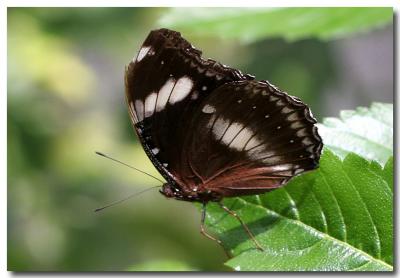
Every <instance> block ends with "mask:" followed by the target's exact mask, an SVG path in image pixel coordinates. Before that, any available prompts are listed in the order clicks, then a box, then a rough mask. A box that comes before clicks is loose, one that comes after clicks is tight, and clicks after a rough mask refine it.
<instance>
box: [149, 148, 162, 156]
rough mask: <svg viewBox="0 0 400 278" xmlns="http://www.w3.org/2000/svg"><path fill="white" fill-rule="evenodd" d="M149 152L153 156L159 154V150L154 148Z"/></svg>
mask: <svg viewBox="0 0 400 278" xmlns="http://www.w3.org/2000/svg"><path fill="white" fill-rule="evenodd" d="M151 152H152V153H153V154H154V155H156V154H158V153H159V152H160V149H159V148H154V149H152V150H151Z"/></svg>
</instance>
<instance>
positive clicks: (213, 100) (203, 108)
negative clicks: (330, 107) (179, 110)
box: [181, 81, 322, 196]
mask: <svg viewBox="0 0 400 278" xmlns="http://www.w3.org/2000/svg"><path fill="white" fill-rule="evenodd" d="M315 122H316V121H315V119H314V118H313V116H312V114H311V112H310V110H309V109H308V107H307V106H306V105H305V104H304V103H302V102H301V101H300V100H298V99H297V98H294V97H291V96H289V95H287V94H286V93H283V92H281V91H280V90H279V89H277V88H276V87H274V86H273V85H271V84H269V83H268V82H257V81H238V82H231V83H227V84H225V85H222V86H221V87H219V88H217V89H216V90H215V91H214V92H212V94H211V95H210V96H209V97H208V98H207V99H206V100H205V101H203V103H202V104H201V105H200V106H199V108H198V110H197V111H196V114H195V115H194V120H193V121H192V123H191V127H190V130H191V137H188V138H187V140H186V141H185V145H184V149H186V150H187V151H186V152H185V153H182V157H181V161H182V164H181V166H182V167H181V171H182V172H185V173H187V176H188V177H191V176H193V175H195V176H196V178H197V179H198V180H199V181H200V182H202V183H205V184H207V186H208V187H209V189H210V190H214V191H223V192H222V193H223V194H224V196H236V195H241V194H254V193H255V192H263V191H268V190H270V189H274V188H276V187H279V186H281V185H282V184H283V183H284V182H286V181H287V180H288V179H290V178H291V177H292V176H294V175H296V174H298V173H301V172H303V171H307V170H312V169H314V168H316V167H317V165H318V160H319V156H320V152H321V148H322V143H321V138H320V137H319V135H318V133H317V129H316V127H315V126H314V124H315ZM185 165H189V166H190V167H187V166H186V167H185ZM189 179H191V178H189ZM186 182H189V181H186ZM251 190H252V191H251Z"/></svg>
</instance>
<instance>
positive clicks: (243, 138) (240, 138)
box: [229, 128, 254, 151]
mask: <svg viewBox="0 0 400 278" xmlns="http://www.w3.org/2000/svg"><path fill="white" fill-rule="evenodd" d="M253 134H254V133H253V132H252V131H251V130H250V129H248V128H244V129H242V131H240V132H239V134H238V135H237V136H236V137H235V139H233V141H232V142H231V144H230V145H229V147H231V148H234V149H236V150H239V151H240V150H242V149H243V148H244V146H245V145H246V142H247V141H249V139H250V138H251V136H253Z"/></svg>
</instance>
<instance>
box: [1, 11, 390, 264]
mask: <svg viewBox="0 0 400 278" xmlns="http://www.w3.org/2000/svg"><path fill="white" fill-rule="evenodd" d="M360 11H362V10H360V9H343V10H338V9H270V10H268V9H257V10H256V11H255V10H254V9H253V10H251V9H250V10H249V9H216V8H209V9H180V8H175V9H170V8H8V94H7V101H8V127H7V128H8V130H7V131H8V136H7V137H8V138H7V140H8V143H7V149H8V154H7V159H8V270H14V271H38V270H42V271H102V270H108V271H118V270H206V271H220V270H228V268H226V267H224V266H223V262H224V261H225V260H226V257H225V254H224V252H223V251H222V250H221V249H220V248H219V247H218V246H217V245H216V244H215V243H214V242H211V241H210V240H208V239H206V238H204V237H203V236H201V235H200V233H199V222H200V213H199V211H198V210H197V209H196V207H195V206H193V205H192V204H190V203H186V202H179V201H174V200H166V199H165V198H164V197H163V196H161V195H160V194H159V193H158V192H157V190H154V191H151V192H148V193H146V194H143V195H141V196H140V197H137V198H134V199H132V200H130V201H128V202H126V203H124V204H121V205H118V206H116V207H113V208H110V209H109V210H105V211H104V212H102V213H98V214H95V213H94V212H93V209H94V208H96V207H99V206H102V205H105V204H107V203H108V202H110V201H114V200H116V199H120V198H123V197H125V196H127V195H129V194H132V193H133V192H136V191H139V190H142V189H145V188H148V187H150V186H152V185H157V183H156V182H155V181H154V180H152V179H151V178H149V177H147V176H145V175H142V174H140V173H138V172H136V171H132V170H130V169H128V168H126V167H124V166H120V165H117V164H115V163H113V162H111V161H107V160H105V159H102V158H100V157H98V156H96V155H95V154H94V152H95V151H102V152H105V153H108V154H110V155H112V156H114V157H116V158H118V159H120V160H123V161H125V162H127V163H129V164H131V165H134V166H136V167H139V168H141V169H144V170H145V171H147V172H149V173H151V174H154V175H158V174H157V172H156V170H155V169H154V168H153V166H152V165H151V163H150V162H149V160H148V159H147V157H146V155H145V153H144V152H143V150H142V148H141V146H140V144H139V142H138V140H137V139H136V137H135V135H134V132H133V130H132V128H131V125H130V120H129V118H128V113H127V109H126V106H125V100H124V87H123V85H124V82H123V77H124V66H125V65H126V64H128V63H129V61H130V60H131V59H132V57H134V56H135V54H136V51H137V50H138V49H139V48H140V45H141V43H142V42H143V40H144V38H145V37H146V35H147V34H148V32H149V31H150V30H151V29H154V28H158V27H170V28H174V29H176V30H177V31H181V32H182V34H183V36H184V37H185V38H187V39H188V40H189V41H190V42H192V43H193V45H195V46H196V47H197V48H199V49H201V50H203V52H204V56H205V57H212V58H214V59H216V60H219V61H221V62H223V63H224V64H227V65H230V66H232V67H236V68H239V69H241V70H242V71H243V72H247V73H251V74H254V75H256V77H257V79H259V80H260V79H268V80H270V81H271V82H272V83H273V84H276V85H278V86H279V87H280V88H282V89H283V90H286V91H288V92H289V93H290V94H292V95H296V96H298V97H301V98H302V99H303V100H304V101H305V102H306V103H308V104H309V105H310V106H311V108H312V110H313V112H314V114H315V116H316V117H317V118H318V119H321V118H322V117H325V116H336V115H337V114H338V112H339V111H340V110H342V109H353V108H355V107H356V106H361V105H363V106H369V104H370V103H371V102H372V101H381V102H393V24H392V23H393V21H392V10H391V9H390V8H387V9H375V10H374V9H367V10H365V9H364V10H363V11H362V12H360ZM371 22H372V23H371Z"/></svg>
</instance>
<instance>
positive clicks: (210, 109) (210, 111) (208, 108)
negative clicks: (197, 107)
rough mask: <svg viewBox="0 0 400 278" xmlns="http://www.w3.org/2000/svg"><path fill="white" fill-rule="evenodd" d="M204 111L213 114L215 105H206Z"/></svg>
mask: <svg viewBox="0 0 400 278" xmlns="http://www.w3.org/2000/svg"><path fill="white" fill-rule="evenodd" d="M201 111H203V113H207V114H212V113H214V112H215V107H214V106H211V105H209V104H206V105H204V107H203V109H202V110H201Z"/></svg>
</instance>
